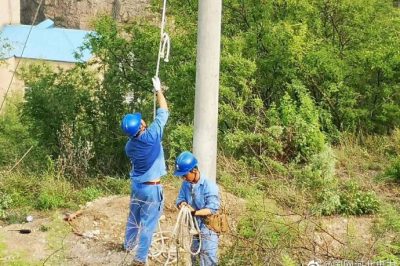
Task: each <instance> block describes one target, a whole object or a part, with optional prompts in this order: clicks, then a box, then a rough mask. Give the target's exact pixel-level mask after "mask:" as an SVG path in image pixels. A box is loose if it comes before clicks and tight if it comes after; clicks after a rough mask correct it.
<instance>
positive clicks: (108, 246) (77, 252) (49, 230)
mask: <svg viewBox="0 0 400 266" xmlns="http://www.w3.org/2000/svg"><path fill="white" fill-rule="evenodd" d="M177 193H178V189H177V188H174V187H172V186H168V185H166V186H164V198H165V206H164V215H163V217H162V219H161V228H162V230H163V231H172V230H173V226H174V224H175V222H176V218H177V214H178V210H177V209H176V208H175V205H174V202H175V198H176V195H177ZM222 197H223V202H236V204H231V205H229V206H226V207H227V209H228V212H229V213H230V217H232V219H231V220H230V223H231V226H235V225H236V221H235V219H234V217H238V216H239V213H240V210H243V209H244V208H245V203H244V201H243V200H240V199H237V198H236V197H234V196H232V195H231V194H228V193H224V192H223V193H222ZM128 206H129V197H128V196H111V197H105V198H100V199H97V200H95V201H93V202H90V203H88V204H86V206H85V207H84V208H82V211H83V212H82V214H81V215H79V216H78V217H76V218H75V219H73V220H72V221H71V222H69V223H68V222H65V221H64V220H63V218H64V217H65V213H62V212H59V211H57V212H55V213H53V215H52V216H51V217H40V216H39V217H37V216H35V215H34V220H33V221H32V222H30V223H24V224H12V225H8V226H5V227H2V228H0V236H1V238H0V240H1V242H3V243H4V244H5V256H3V262H7V261H18V260H20V261H21V260H22V261H23V262H24V263H27V264H29V265H34V264H36V263H37V264H38V265H87V266H89V265H129V263H131V261H132V257H133V255H132V254H129V253H127V252H125V251H123V250H122V243H123V239H124V231H125V224H126V219H127V215H128ZM22 228H23V229H31V230H32V233H31V234H20V233H19V232H18V231H11V230H18V229H22ZM164 234H165V233H164ZM165 235H168V232H167V233H166V234H165ZM229 242H230V241H229V239H228V237H226V236H221V237H220V243H221V246H226V245H229ZM173 250H174V251H176V249H173ZM181 251H182V250H181ZM3 253H4V250H3ZM173 253H174V254H173V255H174V256H175V254H176V252H173ZM179 257H180V263H179V265H184V264H186V263H185V259H184V258H185V257H187V255H186V256H185V254H182V253H181V254H180V255H179ZM27 258H29V260H27ZM159 260H160V261H165V260H166V259H165V258H163V257H159ZM186 260H187V259H186ZM24 263H22V264H24ZM6 264H7V263H6ZM161 264H162V263H161V262H157V261H154V260H150V261H149V265H161ZM0 265H3V264H2V262H1V261H0ZM175 265H176V263H175Z"/></svg>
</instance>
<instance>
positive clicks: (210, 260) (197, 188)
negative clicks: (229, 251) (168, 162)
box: [174, 151, 220, 266]
mask: <svg viewBox="0 0 400 266" xmlns="http://www.w3.org/2000/svg"><path fill="white" fill-rule="evenodd" d="M175 167H176V169H175V173H174V175H176V176H182V177H183V178H184V181H183V183H182V186H181V189H180V191H179V195H178V198H177V199H176V206H177V207H178V208H179V209H180V208H182V206H184V205H186V206H188V207H189V208H191V210H192V215H193V216H194V217H195V219H196V220H197V223H198V225H199V229H200V236H201V237H200V240H201V247H200V248H201V249H200V265H201V266H210V265H217V263H218V258H217V251H218V235H217V233H215V232H214V231H213V230H211V229H209V228H208V227H207V226H206V224H205V218H206V217H207V216H208V215H212V214H215V213H216V212H217V211H218V209H219V208H220V198H219V193H218V186H217V185H216V184H215V183H214V182H212V181H210V180H209V179H208V178H207V177H205V176H204V175H202V174H200V171H199V169H198V161H197V159H196V157H195V156H194V155H193V154H192V153H190V152H188V151H185V152H182V153H181V154H180V155H179V156H178V157H177V159H176V162H175ZM198 247H199V238H198V237H197V238H194V240H193V243H192V251H196V250H197V249H198ZM197 259H198V257H197V256H192V262H193V264H194V265H196V263H197Z"/></svg>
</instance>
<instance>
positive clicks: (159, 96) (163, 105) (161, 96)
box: [151, 77, 168, 110]
mask: <svg viewBox="0 0 400 266" xmlns="http://www.w3.org/2000/svg"><path fill="white" fill-rule="evenodd" d="M151 80H152V81H153V88H154V91H155V93H156V95H157V102H158V105H159V106H160V108H163V109H165V110H168V104H167V100H166V99H165V97H164V94H163V92H162V89H161V82H160V79H159V78H158V77H154V78H152V79H151Z"/></svg>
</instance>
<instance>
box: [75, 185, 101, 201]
mask: <svg viewBox="0 0 400 266" xmlns="http://www.w3.org/2000/svg"><path fill="white" fill-rule="evenodd" d="M79 194H80V195H81V197H82V199H83V200H84V201H85V202H87V201H92V200H95V199H97V198H99V197H100V196H101V195H102V194H103V192H102V190H100V189H99V188H97V187H94V186H89V187H85V188H83V189H82V190H81V191H80V192H79Z"/></svg>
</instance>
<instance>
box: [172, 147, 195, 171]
mask: <svg viewBox="0 0 400 266" xmlns="http://www.w3.org/2000/svg"><path fill="white" fill-rule="evenodd" d="M196 166H197V159H196V157H194V155H193V154H192V153H191V152H188V151H184V152H182V153H181V154H179V156H178V157H177V158H176V160H175V172H174V175H176V176H184V175H186V174H187V173H189V172H190V171H191V170H192V169H193V168H195V167H196Z"/></svg>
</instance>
